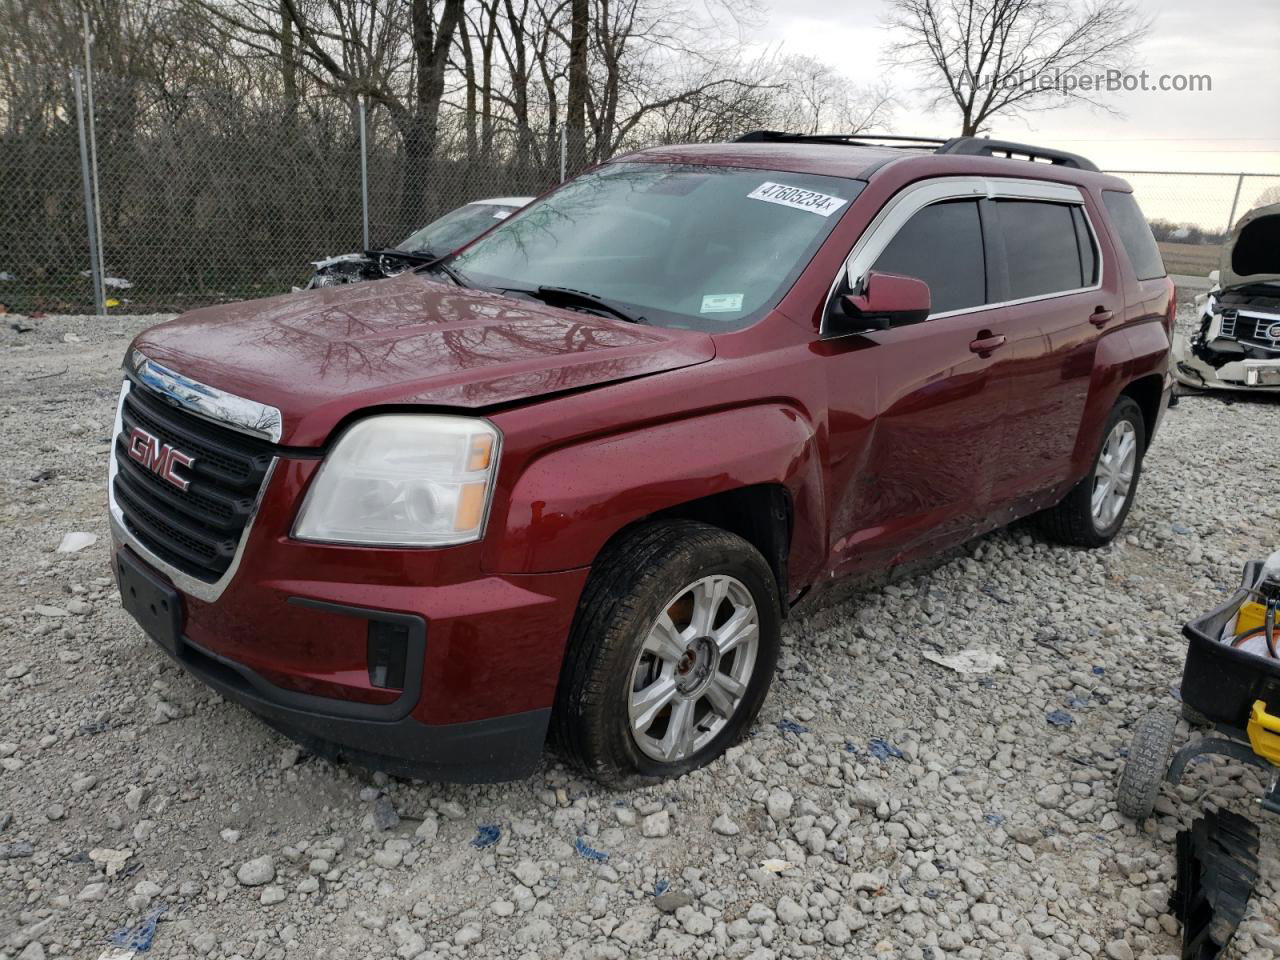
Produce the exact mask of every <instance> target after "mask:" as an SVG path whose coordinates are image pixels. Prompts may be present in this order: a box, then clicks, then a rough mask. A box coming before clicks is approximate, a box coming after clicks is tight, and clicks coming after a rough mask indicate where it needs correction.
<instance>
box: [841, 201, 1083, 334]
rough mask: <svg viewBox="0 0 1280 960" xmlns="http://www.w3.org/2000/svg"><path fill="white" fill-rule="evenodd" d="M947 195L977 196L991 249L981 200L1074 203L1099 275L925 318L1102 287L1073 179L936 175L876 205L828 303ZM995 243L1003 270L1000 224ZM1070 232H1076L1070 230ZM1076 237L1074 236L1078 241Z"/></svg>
mask: <svg viewBox="0 0 1280 960" xmlns="http://www.w3.org/2000/svg"><path fill="white" fill-rule="evenodd" d="M946 200H976V201H978V207H979V216H980V217H981V223H982V228H983V247H984V251H987V252H989V251H990V247H991V244H990V243H989V242H988V240H987V237H986V232H987V228H988V226H994V224H993V223H992V221H993V219H994V218H992V217H990V216H987V215H985V213H984V211H983V206H984V205H983V203H982V201H983V200H1040V201H1047V202H1050V203H1062V204H1066V205H1069V206H1078V207H1079V208H1080V212H1081V214H1083V216H1084V222H1085V224H1086V225H1087V226H1088V229H1089V233H1090V235H1091V237H1092V240H1093V248H1094V251H1095V256H1096V257H1097V261H1098V264H1097V266H1098V269H1097V279H1096V280H1095V282H1094V283H1093V284H1092V285H1090V286H1087V287H1077V288H1075V289H1072V290H1059V291H1055V292H1053V293H1041V294H1036V295H1035V296H1031V297H1020V298H1018V299H1016V300H1000V301H998V302H995V303H984V304H979V305H977V306H973V307H961V308H960V309H958V310H947V311H945V312H943V313H931V314H929V317H928V319H927V320H926V321H925V322H930V321H933V320H941V319H943V318H946V317H955V316H960V315H962V314H966V313H980V312H982V311H985V310H995V309H998V308H1000V307H1010V306H1017V305H1019V304H1023V303H1033V302H1035V301H1037V300H1050V299H1055V298H1057V297H1067V296H1072V295H1074V294H1078V293H1087V292H1089V291H1091V290H1100V289H1101V288H1102V284H1103V279H1104V276H1103V274H1104V270H1105V262H1104V260H1103V256H1102V245H1101V243H1099V241H1098V230H1097V227H1096V226H1095V225H1094V223H1093V220H1092V218H1091V217H1090V216H1089V209H1088V207H1086V206H1085V202H1084V192H1083V191H1082V190H1081V189H1080V188H1079V187H1077V186H1075V185H1074V184H1068V183H1051V182H1049V181H1046V180H1023V179H1019V178H1014V177H936V178H933V179H930V180H924V181H921V182H920V183H915V184H911V185H910V186H907V187H905V188H903V189H902V190H900V191H899V192H898V193H896V194H894V195H893V196H892V197H890V198H889V201H888V202H887V203H886V204H885V205H884V206H883V207H881V208H880V211H879V212H878V213H877V214H876V215H875V217H874V218H873V219H872V221H871V223H870V224H869V225H868V226H867V229H866V230H864V231H863V232H862V235H861V236H860V237H858V240H857V242H856V243H855V244H854V245H853V249H852V250H851V251H850V252H849V256H848V257H846V258H845V262H844V264H843V265H842V266H841V268H840V270H839V271H837V273H836V276H835V278H834V279H833V280H832V281H831V286H830V287H829V288H828V290H827V299H826V301H825V302H826V303H830V302H831V298H832V297H834V296H835V294H836V291H837V290H838V289H839V288H840V282H841V281H842V280H844V281H846V282H847V283H848V285H849V289H850V290H858V289H860V288H861V284H862V281H863V279H864V278H865V276H866V274H867V272H868V271H869V270H870V269H871V267H872V266H873V265H874V264H875V262H876V259H877V258H878V257H879V256H880V254H881V253H883V252H884V250H885V248H886V247H887V246H888V245H889V243H890V242H891V241H892V240H893V238H894V237H895V236H897V234H898V231H899V230H901V229H902V227H903V226H904V225H905V224H906V222H907V221H908V220H910V219H911V217H913V216H914V215H915V214H916V213H918V212H919V211H920V210H923V209H924V208H925V207H928V206H932V205H933V204H935V203H941V202H943V201H946ZM999 234H1000V236H999V246H1000V256H1001V264H1000V269H1002V270H1005V271H1007V269H1008V265H1007V263H1006V262H1005V254H1004V228H1003V225H1001V226H1000V227H999ZM1073 236H1076V234H1075V232H1074V231H1073ZM1078 242H1079V240H1078V236H1077V243H1078ZM992 268H993V265H992V263H991V258H990V256H988V257H987V258H986V272H987V276H986V277H985V278H984V282H985V285H986V287H987V290H988V294H990V292H991V290H990V288H991V274H992ZM826 317H827V311H826V310H823V312H822V322H821V324H820V328H819V335H820V336H825V335H826V334H827V329H826V327H827V320H826Z"/></svg>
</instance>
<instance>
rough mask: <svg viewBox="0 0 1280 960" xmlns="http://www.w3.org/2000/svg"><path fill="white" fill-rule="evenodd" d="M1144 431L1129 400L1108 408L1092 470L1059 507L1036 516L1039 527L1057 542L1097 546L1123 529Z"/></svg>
mask: <svg viewBox="0 0 1280 960" xmlns="http://www.w3.org/2000/svg"><path fill="white" fill-rule="evenodd" d="M1146 444H1147V430H1146V423H1145V422H1144V421H1143V419H1142V410H1141V408H1139V406H1138V405H1137V403H1135V402H1134V401H1133V399H1132V398H1130V397H1121V398H1120V399H1119V400H1117V401H1116V405H1115V406H1114V407H1112V408H1111V415H1110V416H1109V417H1108V418H1107V423H1106V426H1105V427H1104V428H1103V432H1102V444H1101V446H1099V448H1098V453H1097V456H1096V457H1095V458H1094V462H1093V469H1092V470H1090V471H1089V474H1088V476H1086V477H1085V478H1084V479H1083V480H1081V481H1080V482H1079V483H1078V484H1076V485H1075V487H1073V488H1072V490H1071V492H1070V493H1068V494H1067V495H1066V496H1065V497H1064V498H1063V499H1062V502H1061V503H1059V504H1058V505H1057V506H1054V507H1050V508H1049V509H1048V510H1046V511H1044V513H1042V514H1040V517H1039V522H1040V528H1041V530H1042V531H1044V533H1045V535H1046V536H1048V537H1049V538H1050V539H1052V540H1056V541H1058V542H1059V543H1066V544H1071V545H1073V546H1078V547H1101V546H1105V545H1106V544H1108V543H1110V542H1111V541H1112V540H1113V539H1114V538H1115V535H1116V534H1117V533H1119V532H1120V528H1121V527H1122V526H1124V520H1125V517H1127V516H1128V515H1129V508H1130V507H1131V506H1133V495H1134V493H1135V492H1136V490H1137V488H1138V478H1139V476H1141V474H1142V455H1143V453H1144V452H1145V451H1146Z"/></svg>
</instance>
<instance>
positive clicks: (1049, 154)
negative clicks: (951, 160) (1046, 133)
mask: <svg viewBox="0 0 1280 960" xmlns="http://www.w3.org/2000/svg"><path fill="white" fill-rule="evenodd" d="M938 153H954V154H959V155H962V156H968V157H1003V158H1005V159H1009V160H1032V161H1036V160H1038V161H1045V162H1048V163H1052V164H1055V165H1057V166H1060V167H1074V168H1075V169H1076V170H1092V171H1093V172H1094V173H1098V172H1099V171H1098V168H1097V166H1095V165H1094V163H1093V161H1092V160H1086V159H1085V158H1084V157H1082V156H1080V155H1079V154H1076V153H1067V152H1066V151H1065V150H1050V149H1049V148H1048V147H1033V146H1031V145H1030V144H1027V143H1014V142H1013V141H1012V140H988V139H987V138H986V137H952V138H951V139H950V140H948V141H946V142H945V143H944V144H942V146H940V147H938Z"/></svg>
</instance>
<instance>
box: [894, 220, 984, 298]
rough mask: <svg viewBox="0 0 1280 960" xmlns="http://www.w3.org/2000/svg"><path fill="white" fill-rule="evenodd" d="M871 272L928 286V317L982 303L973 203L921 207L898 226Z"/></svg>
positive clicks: (981, 264) (980, 261)
mask: <svg viewBox="0 0 1280 960" xmlns="http://www.w3.org/2000/svg"><path fill="white" fill-rule="evenodd" d="M871 269H873V270H877V271H879V272H880V273H896V274H899V275H900V276H904V277H915V278H916V279H917V280H923V281H924V282H925V283H927V284H928V285H929V294H930V297H931V300H932V308H931V310H930V313H934V314H938V313H946V312H947V311H948V310H960V309H962V308H964V307H976V306H978V305H979V304H982V303H986V302H987V296H986V294H987V282H986V259H985V257H984V256H983V253H982V224H981V222H980V221H979V219H978V204H977V202H976V201H974V200H950V201H947V202H945V203H935V204H933V206H929V207H925V208H924V209H923V210H919V211H917V212H916V214H915V215H914V216H913V217H912V218H911V219H910V220H908V221H907V222H906V224H904V225H903V227H902V229H901V230H899V231H898V233H897V235H896V236H895V237H894V238H893V239H892V240H890V241H889V246H887V247H885V250H884V252H883V253H882V254H880V258H879V259H878V260H877V261H876V263H875V266H874V267H872V268H871Z"/></svg>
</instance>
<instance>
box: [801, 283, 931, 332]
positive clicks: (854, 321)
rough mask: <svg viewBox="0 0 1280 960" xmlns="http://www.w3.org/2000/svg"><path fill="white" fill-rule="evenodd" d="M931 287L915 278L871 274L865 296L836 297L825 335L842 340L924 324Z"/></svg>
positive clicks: (865, 284)
mask: <svg viewBox="0 0 1280 960" xmlns="http://www.w3.org/2000/svg"><path fill="white" fill-rule="evenodd" d="M931 305H932V303H931V299H930V296H929V285H928V284H927V283H925V282H924V281H923V280H917V279H916V278H915V277H900V276H898V275H897V274H895V273H876V272H875V271H874V270H872V271H870V272H869V273H868V274H867V275H866V277H865V278H864V279H863V281H862V292H861V293H846V294H843V295H839V296H836V297H835V298H834V299H833V300H832V301H831V305H830V307H828V309H827V317H826V323H825V325H824V331H823V333H824V335H825V336H828V337H841V336H846V335H848V334H851V333H862V332H865V331H867V330H887V329H889V328H890V327H900V326H904V325H906V324H908V323H920V322H921V321H922V320H925V319H927V318H928V316H929V309H930V307H931Z"/></svg>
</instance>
